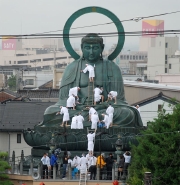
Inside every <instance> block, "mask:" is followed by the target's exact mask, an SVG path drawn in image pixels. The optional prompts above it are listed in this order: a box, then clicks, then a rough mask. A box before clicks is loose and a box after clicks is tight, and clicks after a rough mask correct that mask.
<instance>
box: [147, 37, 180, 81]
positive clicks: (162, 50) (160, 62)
mask: <svg viewBox="0 0 180 185" xmlns="http://www.w3.org/2000/svg"><path fill="white" fill-rule="evenodd" d="M150 41H151V46H150V47H149V48H148V65H147V78H148V79H150V80H154V78H155V76H156V75H158V74H164V73H166V72H165V68H167V73H169V65H168V63H169V61H168V58H169V57H170V56H172V55H174V53H175V51H176V50H178V48H179V38H178V37H156V38H151V39H150ZM166 43H167V44H168V45H167V48H166V47H165V45H166ZM165 55H167V62H165V61H166V60H165ZM166 63H167V64H166ZM171 72H172V71H171Z"/></svg>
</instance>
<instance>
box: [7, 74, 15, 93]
mask: <svg viewBox="0 0 180 185" xmlns="http://www.w3.org/2000/svg"><path fill="white" fill-rule="evenodd" d="M8 86H9V88H10V89H11V90H16V75H11V76H10V77H9V79H8Z"/></svg>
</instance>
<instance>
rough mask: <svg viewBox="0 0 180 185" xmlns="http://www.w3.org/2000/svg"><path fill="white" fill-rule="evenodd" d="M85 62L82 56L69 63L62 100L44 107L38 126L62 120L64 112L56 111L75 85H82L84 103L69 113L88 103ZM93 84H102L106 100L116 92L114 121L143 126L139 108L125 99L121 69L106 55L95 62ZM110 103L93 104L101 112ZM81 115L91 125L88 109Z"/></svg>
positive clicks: (64, 76)
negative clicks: (111, 92) (60, 113)
mask: <svg viewBox="0 0 180 185" xmlns="http://www.w3.org/2000/svg"><path fill="white" fill-rule="evenodd" d="M86 63H87V62H86V61H85V60H82V59H79V60H75V61H74V62H72V63H71V64H69V65H68V66H67V67H66V69H65V71H64V74H63V78H62V81H61V87H60V91H59V101H58V102H57V103H56V104H55V105H53V106H50V107H48V108H47V109H46V110H45V113H44V120H43V122H42V123H41V124H40V125H39V126H54V124H59V123H60V122H61V120H62V118H61V115H58V116H55V114H56V112H58V111H59V106H66V101H67V99H68V95H69V89H71V88H73V87H80V88H81V90H80V91H79V93H78V96H79V99H80V102H81V103H82V104H81V105H77V107H76V109H77V110H69V114H70V117H73V115H74V114H76V113H78V112H79V111H80V110H82V109H84V107H85V106H86V105H84V102H85V101H86V99H87V96H88V93H87V91H88V90H87V89H88V82H89V78H88V75H87V74H83V73H81V70H82V69H83V68H84V67H85V64H86ZM83 75H85V76H83ZM94 85H100V86H102V87H103V95H104V98H105V100H106V99H107V96H108V93H109V92H110V91H116V92H117V104H112V106H113V107H114V115H113V123H114V125H117V126H123V127H139V126H143V124H142V120H141V118H140V115H139V112H138V111H137V110H136V109H134V108H133V107H131V106H129V105H128V104H127V102H126V100H125V97H124V85H123V79H122V75H121V70H120V68H119V67H118V66H117V65H116V64H115V63H114V62H112V61H109V60H105V59H104V60H100V61H98V62H96V68H95V81H94ZM107 107H108V104H106V103H104V104H100V105H96V106H95V107H94V108H95V109H96V111H97V112H98V115H99V116H100V115H101V114H102V113H105V112H106V109H107ZM82 116H83V117H84V118H85V121H84V126H90V125H91V123H90V122H88V111H83V112H82ZM100 119H101V118H100Z"/></svg>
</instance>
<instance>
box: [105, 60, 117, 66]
mask: <svg viewBox="0 0 180 185" xmlns="http://www.w3.org/2000/svg"><path fill="white" fill-rule="evenodd" d="M104 61H105V62H106V63H107V64H108V65H111V66H112V67H115V68H116V67H118V65H117V64H116V63H115V62H114V61H112V60H108V59H104Z"/></svg>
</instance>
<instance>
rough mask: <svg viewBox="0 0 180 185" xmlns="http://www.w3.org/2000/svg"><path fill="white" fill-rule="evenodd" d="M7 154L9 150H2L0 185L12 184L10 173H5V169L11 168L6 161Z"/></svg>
mask: <svg viewBox="0 0 180 185" xmlns="http://www.w3.org/2000/svg"><path fill="white" fill-rule="evenodd" d="M7 156H8V153H7V152H0V185H12V182H11V181H9V180H8V179H9V177H8V175H6V174H5V171H6V170H7V169H10V168H11V167H10V166H9V165H8V163H7V161H6V158H7Z"/></svg>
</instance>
